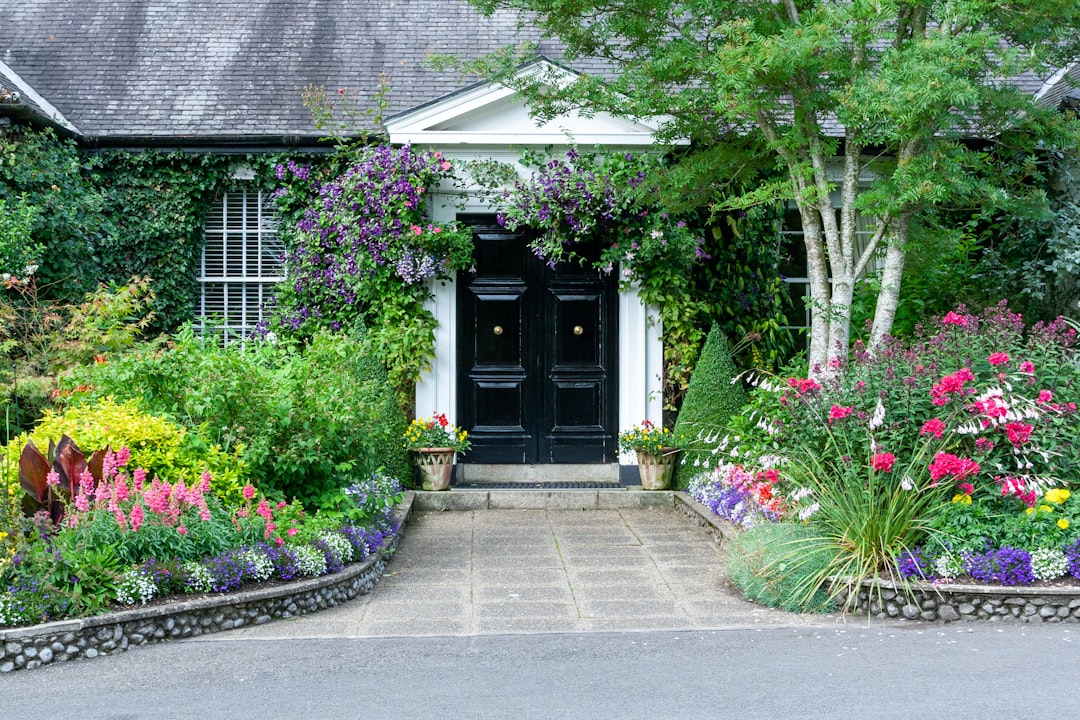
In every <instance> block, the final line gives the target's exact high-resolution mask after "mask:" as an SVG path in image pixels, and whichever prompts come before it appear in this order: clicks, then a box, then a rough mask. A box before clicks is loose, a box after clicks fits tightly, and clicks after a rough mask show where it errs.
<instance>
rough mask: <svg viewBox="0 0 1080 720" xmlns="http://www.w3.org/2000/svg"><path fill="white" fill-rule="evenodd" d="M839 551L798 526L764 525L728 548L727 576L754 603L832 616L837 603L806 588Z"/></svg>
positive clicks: (735, 538)
mask: <svg viewBox="0 0 1080 720" xmlns="http://www.w3.org/2000/svg"><path fill="white" fill-rule="evenodd" d="M833 553H834V550H833V549H832V548H830V547H828V546H827V545H823V544H819V543H817V542H816V538H815V536H814V535H813V533H812V532H811V531H810V530H809V529H808V528H806V527H804V526H802V525H795V524H793V523H759V524H757V525H755V526H754V527H752V528H750V529H749V530H746V531H743V532H739V533H738V534H736V536H735V537H734V539H732V540H731V543H730V544H729V545H728V550H727V562H728V576H729V577H730V578H731V581H732V582H733V583H735V585H736V586H737V587H738V588H739V589H740V590H742V592H743V594H744V595H746V597H747V598H748V599H750V600H753V601H754V602H759V603H761V604H763V605H768V606H770V607H777V608H780V609H782V610H787V611H789V612H828V611H830V610H832V607H833V603H832V599H831V598H830V597H829V596H828V594H827V593H825V592H824V591H823V590H817V591H816V592H814V593H812V594H807V592H806V587H807V586H808V585H809V584H811V583H812V580H813V578H815V577H816V576H818V575H820V574H821V573H822V572H823V571H824V570H825V568H826V567H828V566H829V564H830V562H831V561H832V559H833Z"/></svg>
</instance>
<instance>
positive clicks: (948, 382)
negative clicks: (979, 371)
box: [930, 368, 975, 405]
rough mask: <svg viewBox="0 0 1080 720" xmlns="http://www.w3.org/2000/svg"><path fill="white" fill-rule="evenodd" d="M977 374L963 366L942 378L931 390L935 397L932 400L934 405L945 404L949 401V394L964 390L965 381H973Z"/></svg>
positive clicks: (932, 395) (931, 394)
mask: <svg viewBox="0 0 1080 720" xmlns="http://www.w3.org/2000/svg"><path fill="white" fill-rule="evenodd" d="M974 380H975V375H973V374H972V372H971V369H970V368H961V369H959V370H957V371H956V372H954V373H953V374H952V375H946V376H945V377H943V378H941V382H940V383H936V384H935V385H934V387H933V388H932V389H931V390H930V396H931V397H932V398H933V400H932V401H931V402H933V404H934V405H944V404H945V403H946V402H948V400H949V398H948V396H949V395H956V394H959V393H961V392H963V390H964V383H966V382H973V381H974Z"/></svg>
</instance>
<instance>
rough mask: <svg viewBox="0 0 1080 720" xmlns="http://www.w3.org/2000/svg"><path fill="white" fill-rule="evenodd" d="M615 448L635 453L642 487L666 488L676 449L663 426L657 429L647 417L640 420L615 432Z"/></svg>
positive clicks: (651, 488) (670, 436)
mask: <svg viewBox="0 0 1080 720" xmlns="http://www.w3.org/2000/svg"><path fill="white" fill-rule="evenodd" d="M619 449H620V450H622V451H623V452H634V453H637V461H638V474H639V475H640V477H641V487H642V488H644V489H645V490H667V489H668V488H669V487H670V486H671V475H672V471H673V470H674V468H675V456H676V455H677V454H678V452H679V448H678V447H676V445H675V440H674V438H673V437H672V435H671V432H670V431H669V430H668V429H667V428H661V427H659V426H657V425H656V424H655V423H653V422H652V421H650V420H642V421H641V424H639V425H635V426H634V427H632V428H630V429H629V430H623V431H622V432H621V433H619Z"/></svg>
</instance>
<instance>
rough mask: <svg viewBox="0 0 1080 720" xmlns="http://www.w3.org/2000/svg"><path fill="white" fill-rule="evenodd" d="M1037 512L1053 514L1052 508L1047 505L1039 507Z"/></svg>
mask: <svg viewBox="0 0 1080 720" xmlns="http://www.w3.org/2000/svg"><path fill="white" fill-rule="evenodd" d="M1039 512H1054V508H1052V507H1050V506H1049V505H1040V506H1039Z"/></svg>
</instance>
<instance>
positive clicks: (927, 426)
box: [919, 418, 945, 438]
mask: <svg viewBox="0 0 1080 720" xmlns="http://www.w3.org/2000/svg"><path fill="white" fill-rule="evenodd" d="M944 432H945V423H943V422H942V421H941V420H939V419H937V418H931V419H929V420H927V421H926V422H924V423H923V426H922V429H921V430H919V434H920V435H933V436H934V437H936V438H939V437H941V435H942V433H944Z"/></svg>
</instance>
